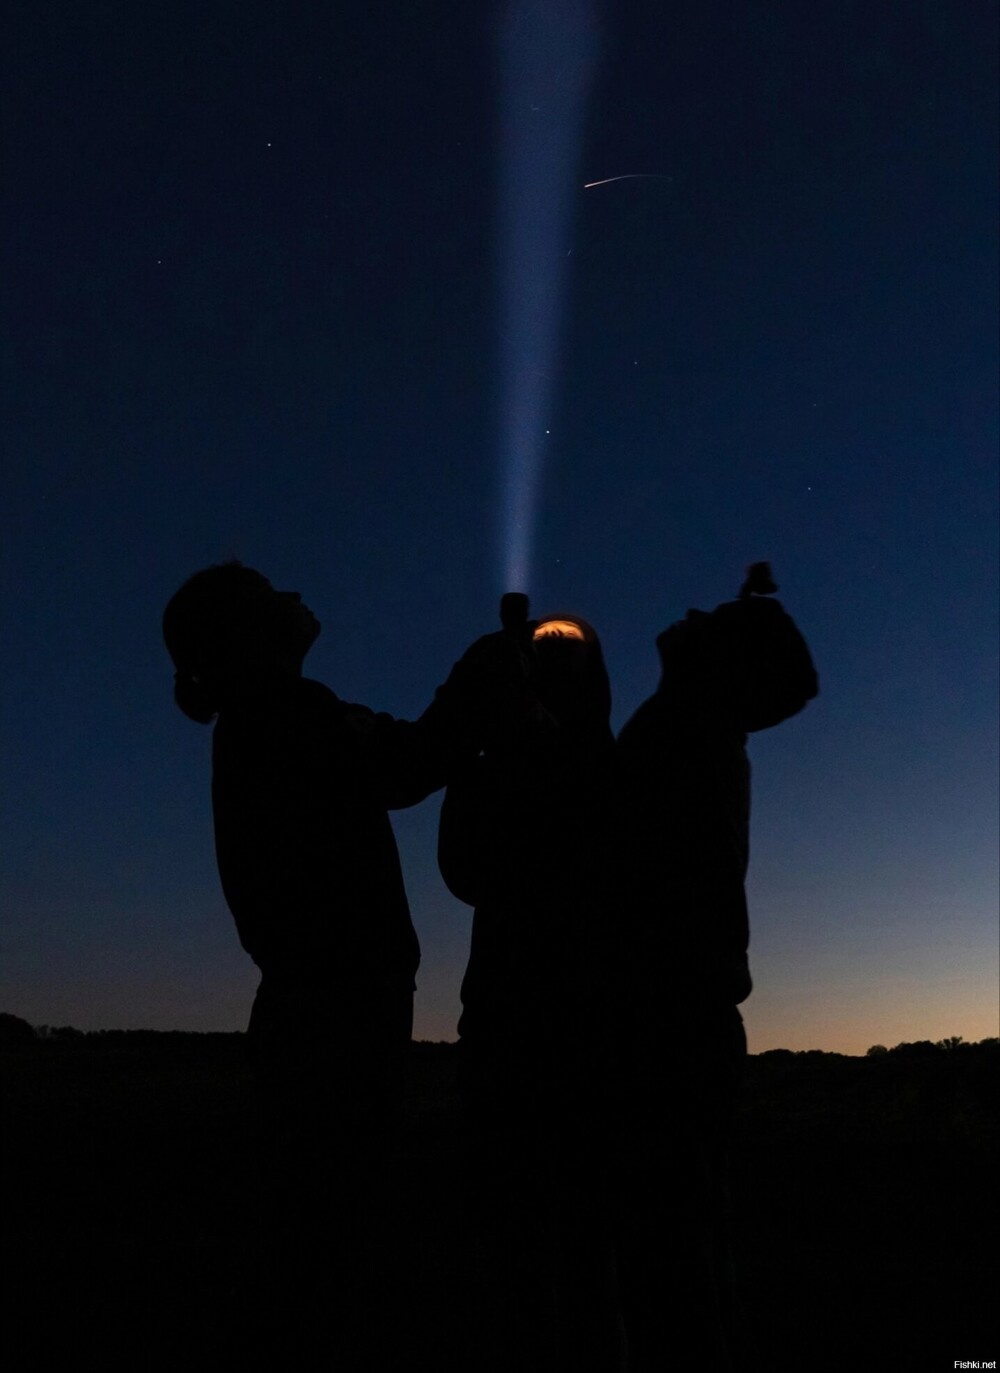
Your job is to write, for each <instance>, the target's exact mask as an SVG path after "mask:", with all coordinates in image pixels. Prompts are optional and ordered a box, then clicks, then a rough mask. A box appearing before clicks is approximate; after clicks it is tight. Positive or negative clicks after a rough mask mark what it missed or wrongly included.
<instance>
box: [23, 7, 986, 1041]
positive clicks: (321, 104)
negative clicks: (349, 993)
mask: <svg viewBox="0 0 1000 1373" xmlns="http://www.w3.org/2000/svg"><path fill="white" fill-rule="evenodd" d="M496 28H497V13H496V11H495V10H494V9H493V8H492V7H491V6H490V5H488V4H485V3H484V4H472V5H470V4H463V3H459V0H451V3H444V2H443V0H436V2H432V0H417V2H416V3H413V2H412V0H411V2H410V3H402V0H392V2H391V3H387V4H383V5H379V6H373V7H364V6H360V7H352V8H351V9H350V10H348V9H346V8H343V7H338V6H334V5H316V4H314V3H308V4H305V3H296V2H295V0H282V3H277V2H276V3H262V0H246V2H245V3H235V0H198V2H197V3H189V4H183V3H176V0H175V3H171V4H170V5H151V4H150V5H135V4H132V3H127V2H126V0H121V2H120V3H112V2H111V0H109V2H108V3H97V0H78V2H77V3H73V4H68V3H56V2H53V3H49V4H44V5H32V4H22V5H20V6H18V7H17V9H16V12H15V13H14V16H13V18H12V19H11V20H10V21H9V22H8V27H7V31H6V34H5V45H4V47H5V52H4V56H3V63H4V71H3V73H2V76H3V83H4V88H5V91H6V96H5V112H4V127H3V138H4V142H5V148H4V182H5V194H6V206H5V211H4V240H3V311H4V318H5V321H6V326H5V330H4V342H3V379H4V417H3V434H4V447H5V460H4V468H3V477H2V484H3V491H2V497H3V524H4V531H3V579H4V580H3V643H4V663H5V672H4V687H3V692H4V695H3V753H4V757H3V768H4V778H5V795H4V835H3V852H4V862H3V873H2V885H0V900H2V909H3V922H4V927H3V936H2V940H3V942H2V949H0V956H2V964H3V967H2V981H0V1004H2V1009H5V1010H8V1011H12V1012H14V1013H15V1014H18V1015H22V1016H24V1017H26V1018H27V1019H29V1020H31V1021H32V1022H34V1023H36V1024H38V1023H43V1022H47V1023H51V1024H61V1023H72V1024H76V1025H78V1026H80V1027H81V1028H93V1027H99V1026H109V1027H110V1026H141V1025H148V1026H153V1027H156V1028H192V1029H232V1028H238V1027H241V1026H242V1025H243V1024H245V1020H246V1016H247V1014H248V1010H249V1005H250V1000H251V997H252V990H253V986H254V984H255V977H254V970H253V968H252V965H251V964H250V963H249V960H248V959H247V958H246V956H245V955H244V954H243V953H242V951H241V950H240V948H239V946H238V944H237V942H236V937H235V932H234V930H233V927H232V922H231V919H230V917H229V915H228V912H227V911H226V908H225V905H224V903H223V900H222V896H221V892H220V890H219V886H218V880H217V877H216V873H215V867H214V858H213V850H212V836H211V817H210V806H209V790H208V787H209V749H210V732H209V731H208V730H205V729H199V728H198V727H196V726H195V725H192V724H190V723H189V722H188V721H187V720H185V719H184V718H183V717H181V715H180V714H179V713H178V712H177V711H176V710H175V708H174V707H173V705H172V702H171V694H170V693H171V670H170V667H169V664H168V660H167V658H166V654H165V652H164V650H163V647H162V644H161V641H160V633H159V620H160V614H161V611H162V607H163V605H164V603H165V601H166V600H167V598H168V597H169V595H170V594H171V593H172V592H173V591H174V590H175V589H176V587H177V585H179V583H180V582H181V581H182V580H183V579H184V578H185V577H186V576H187V575H188V574H189V573H191V572H192V571H194V570H196V569H197V568H199V567H201V566H204V565H206V564H208V563H211V562H215V561H219V560H221V559H223V558H226V557H232V556H236V557H239V558H241V559H242V560H243V561H244V562H246V563H248V564H250V565H252V566H256V567H259V568H260V569H261V570H262V571H264V572H265V573H266V574H267V575H268V576H269V577H271V579H272V580H273V581H274V582H275V583H276V584H277V585H278V586H281V587H285V588H290V589H297V590H300V591H301V592H302V593H303V595H304V597H305V599H306V600H307V601H308V602H309V603H310V604H311V605H312V606H313V607H314V609H315V610H316V612H317V613H318V614H319V616H320V618H321V619H322V621H323V623H324V633H323V636H322V638H321V640H320V641H319V643H318V644H317V646H316V648H315V649H314V651H313V654H312V655H311V658H310V660H309V671H310V672H311V674H312V675H313V676H316V677H318V678H320V679H321V680H323V681H325V682H327V683H328V684H329V685H331V686H332V687H333V688H334V690H335V691H337V692H338V693H339V694H340V695H342V696H345V697H347V698H349V699H354V700H360V701H364V702H367V703H369V704H371V705H372V706H375V707H376V708H380V709H387V710H390V711H392V712H393V713H395V714H399V715H412V714H415V713H417V712H418V711H419V710H420V709H422V707H423V706H424V705H425V704H426V702H427V701H428V699H429V698H430V695H431V692H432V690H433V688H434V686H435V685H436V684H437V682H439V681H440V680H441V679H442V678H443V676H444V674H445V673H446V671H447V669H448V667H449V666H450V664H451V662H452V661H453V660H454V659H455V658H456V657H457V656H458V655H459V654H460V652H461V651H462V649H463V648H464V647H465V645H466V644H467V643H468V642H469V641H470V640H471V639H472V638H474V637H475V636H477V635H478V634H480V633H482V632H484V631H487V630H490V629H492V628H493V627H494V624H495V617H496V598H497V595H498V593H499V592H500V591H501V590H502V589H503V588H502V586H501V584H500V578H499V575H498V570H497V569H498V555H497V549H496V527H497V509H498V505H499V499H500V477H499V474H498V454H499V452H500V439H499V435H498V398H497V380H496V378H497V375H498V365H499V358H500V355H501V350H502V348H503V347H504V345H505V340H504V339H503V338H502V337H500V330H499V326H498V320H499V318H500V311H499V308H498V299H497V296H498V286H497V283H498V280H499V277H500V272H499V266H498V262H497V254H498V249H497V234H496V226H497V222H498V206H497V203H496V201H497V186H498V184H499V171H498V168H499V165H500V154H501V149H500V148H499V147H498V129H499V119H498V108H497V105H498V86H499V83H498V80H497V74H496V61H495V44H494V34H495V31H496ZM996 29H997V11H996V7H995V5H994V4H993V3H992V2H990V3H986V0H964V3H962V4H960V5H956V4H952V3H947V2H946V0H926V2H924V3H918V2H917V0H905V2H904V0H898V2H897V3H886V4H879V5H871V4H868V3H864V0H836V3H831V2H830V0H811V3H810V4H808V5H801V4H798V3H793V2H792V0H784V2H783V3H763V0H761V2H760V3H739V4H734V3H731V0H724V2H723V0H698V3H697V4H693V3H692V4H687V5H664V4H658V3H643V4H640V3H634V2H631V3H630V2H629V0H623V2H622V3H616V4H614V5H613V6H607V7H606V12H605V14H604V17H603V20H602V23H601V38H600V58H599V65H598V67H597V73H596V79H595V84H594V89H593V92H592V95H591V99H590V104H589V113H588V121H587V131H586V136H585V140H584V146H583V148H582V149H581V153H580V161H579V167H578V169H577V172H576V173H574V174H575V175H576V176H577V180H578V181H579V183H580V187H581V189H580V190H579V193H578V195H577V197H576V201H575V205H574V222H573V227H572V232H571V236H570V240H569V243H568V245H567V251H568V252H569V254H570V256H569V259H568V261H569V263H570V264H571V266H570V271H569V276H568V279H567V285H568V296H567V302H566V313H565V318H564V325H563V330H562V346H561V350H560V364H559V371H558V385H557V387H556V392H555V395H554V398H553V404H552V414H551V423H550V426H549V427H550V428H551V437H550V439H549V441H548V442H549V447H548V449H547V457H546V461H547V466H546V470H545V476H544V499H543V505H542V510H541V519H540V526H539V541H538V549H537V554H536V560H535V577H534V581H533V585H532V586H531V588H530V590H531V591H532V595H533V600H534V604H535V606H536V608H537V609H538V610H540V611H544V610H546V609H548V610H553V609H558V608H564V609H572V610H576V611H578V612H579V613H582V614H584V615H585V616H587V617H588V618H589V619H591V620H592V621H593V623H594V624H595V625H596V627H597V629H598V631H599V633H600V634H601V637H602V640H603V643H604V647H605V653H606V657H607V660H608V664H609V668H610V671H611V674H612V681H613V687H614V693H615V722H616V724H621V723H622V722H623V721H624V720H625V719H626V718H627V717H628V715H629V714H630V713H631V711H632V710H633V709H634V708H635V707H636V706H637V705H638V704H639V702H640V701H641V700H642V699H643V698H644V697H645V696H646V695H647V694H649V692H650V691H651V690H652V689H653V688H654V686H655V683H656V675H657V672H656V655H655V650H654V647H653V640H654V638H655V635H656V633H657V631H658V630H660V629H662V628H663V627H664V626H665V625H666V624H667V623H669V622H670V621H671V620H673V619H676V618H677V617H679V616H680V615H683V613H684V612H685V610H686V609H687V608H688V607H689V606H694V605H697V606H701V607H704V608H710V607H711V606H712V605H714V604H716V603H717V602H718V601H720V600H722V599H725V598H726V597H728V596H730V595H732V594H733V593H734V592H735V590H736V588H737V586H738V584H739V581H740V578H741V574H742V569H743V566H744V564H746V563H747V562H749V561H750V560H752V559H755V558H762V557H768V558H770V559H771V560H772V562H773V564H774V567H775V571H776V575H777V579H778V581H779V582H780V584H781V588H782V591H781V594H782V599H783V600H784V602H785V604H786V606H787V607H788V608H789V610H790V611H791V612H792V613H793V615H795V616H796V618H797V620H798V622H799V623H800V625H801V627H802V629H803V630H804V632H805V633H806V636H807V638H808V639H809V642H810V644H811V647H812V649H813V652H814V656H815V658H816V661H817V665H818V667H819V671H820V676H821V683H822V695H821V697H820V699H819V700H818V701H817V702H816V703H814V704H813V705H812V706H811V707H810V708H809V709H808V710H807V711H806V712H805V714H803V715H802V716H801V717H799V718H797V719H795V720H794V721H792V722H790V723H788V724H786V725H784V726H783V727H781V728H780V729H778V730H775V731H772V732H771V733H770V734H767V735H761V736H757V737H755V738H754V740H753V742H752V758H753V762H754V767H755V792H754V805H755V812H754V828H753V860H752V874H751V882H750V897H751V922H752V929H753V938H752V947H751V955H752V965H753V970H754V973H755V977H756V981H757V990H756V991H755V993H754V996H753V998H752V999H751V1001H750V1002H749V1003H748V1005H747V1008H746V1019H747V1023H748V1029H749V1034H750V1044H751V1049H754V1050H760V1049H764V1048H768V1047H773V1046H776V1045H783V1046H786V1047H790V1048H808V1047H818V1048H825V1049H841V1050H845V1051H847V1052H862V1051H863V1050H864V1049H865V1048H866V1047H867V1046H868V1045H869V1044H871V1043H875V1042H879V1041H880V1042H883V1043H887V1044H894V1043H896V1042H898V1041H899V1040H902V1039H918V1038H932V1039H934V1038H940V1037H942V1036H944V1035H950V1034H962V1035H964V1036H965V1037H966V1038H981V1037H983V1036H985V1035H988V1034H996V1033H997V1026H996V983H997V928H996V927H997V856H996V830H997V788H996V773H997V723H996V699H997V654H996V626H997V614H996V612H997V603H996V587H997V471H996V455H997V439H998V426H997V407H996V372H997V343H996V336H997V328H996V326H997V311H996V299H997V295H996V289H997V272H996V267H997V243H996V205H997V199H996V190H997V185H996V152H995V148H996V136H997V120H996V94H997V92H996V78H995V52H996V46H997V32H996ZM559 80H560V77H559V74H558V73H556V75H555V78H554V88H553V98H556V97H557V93H558V87H559ZM539 114H540V117H542V118H544V117H545V116H544V110H542V111H540V112H539ZM624 172H655V173H660V174H663V175H665V176H670V177H671V178H672V180H671V181H670V182H666V181H664V182H659V181H630V182H621V183H618V184H616V185H613V186H609V187H602V188H597V189H594V190H591V191H583V189H582V183H583V182H584V181H589V180H594V179H597V178H601V177H608V176H614V175H617V174H619V173H624ZM507 342H509V341H507ZM436 814H437V800H436V799H432V800H431V801H429V802H427V803H425V804H424V805H423V806H421V807H418V808H417V809H416V810H414V811H411V812H407V813H402V814H397V816H396V817H395V823H396V829H397V833H398V835H399V838H400V845H401V852H402V856H403V863H404V869H405V873H406V877H407V883H408V888H409V891H410V896H411V903H412V906H413V911H414V919H415V923H416V925H417V929H418V933H419V935H420V938H421V943H422V946H423V950H424V962H423V968H422V972H421V975H420V983H419V986H420V991H419V996H418V1013H417V1034H418V1035H419V1036H424V1037H428V1038H450V1037H453V1034H454V1022H455V1018H456V1014H457V1009H458V986H459V982H460V978H461V972H462V968H463V965H464V958H465V953H466V948H467V940H468V930H469V925H470V913H469V912H468V911H467V910H466V909H465V908H464V907H462V906H460V905H459V904H458V903H456V902H454V901H453V900H452V899H451V898H450V897H449V896H448V895H447V893H446V892H445V890H444V888H443V885H442V884H441V882H440V880H439V878H438V876H437V873H436V867H435V862H434V836H435V825H436ZM601 1015H602V1012H601V1008H600V1007H595V1008H594V1026H595V1032H598V1033H599V1032H600V1030H601V1026H602V1020H601Z"/></svg>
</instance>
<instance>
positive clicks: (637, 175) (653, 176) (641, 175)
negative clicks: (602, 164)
mask: <svg viewBox="0 0 1000 1373" xmlns="http://www.w3.org/2000/svg"><path fill="white" fill-rule="evenodd" d="M673 179H674V178H673V177H672V176H665V175H664V174H663V172H623V173H622V174H621V176H606V177H605V178H604V180H603V181H585V182H584V183H583V189H584V190H585V191H589V190H591V188H592V187H594V186H610V185H611V183H612V181H673Z"/></svg>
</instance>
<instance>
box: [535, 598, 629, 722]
mask: <svg viewBox="0 0 1000 1373" xmlns="http://www.w3.org/2000/svg"><path fill="white" fill-rule="evenodd" d="M532 640H533V642H534V647H535V672H534V683H535V690H536V692H537V693H538V699H539V700H540V701H541V703H542V705H543V706H544V707H545V709H546V710H547V711H548V712H549V714H550V715H552V716H553V717H554V718H555V719H556V720H557V721H558V722H559V724H561V725H564V726H581V725H582V726H594V727H596V728H601V729H607V728H608V721H609V719H610V716H611V684H610V682H609V680H608V671H607V668H606V667H605V666H604V655H603V654H602V652H601V645H600V641H599V640H598V637H597V634H596V633H595V631H594V628H593V626H592V625H589V624H588V623H587V621H586V620H584V619H581V618H580V616H579V615H552V616H549V618H548V619H545V620H539V622H538V624H537V625H536V627H535V630H534V633H533V634H532Z"/></svg>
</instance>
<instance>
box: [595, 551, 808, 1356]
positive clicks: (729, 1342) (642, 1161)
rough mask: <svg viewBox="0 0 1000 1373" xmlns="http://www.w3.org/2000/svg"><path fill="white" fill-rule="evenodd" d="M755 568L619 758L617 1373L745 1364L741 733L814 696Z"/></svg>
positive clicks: (788, 624) (675, 652)
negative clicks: (736, 1114) (738, 1254)
mask: <svg viewBox="0 0 1000 1373" xmlns="http://www.w3.org/2000/svg"><path fill="white" fill-rule="evenodd" d="M776 589H777V588H776V587H775V585H774V583H773V582H772V581H771V578H770V571H769V569H768V567H767V564H755V565H754V567H753V568H751V569H750V575H749V576H748V579H747V582H746V583H745V584H744V587H743V589H742V591H741V595H740V598H739V599H738V600H736V601H734V602H729V603H727V604H725V605H722V606H720V607H718V609H717V610H715V611H713V612H712V613H710V614H706V613H703V612H701V611H696V610H695V611H689V612H688V615H687V617H686V618H685V620H683V621H682V622H680V623H678V624H675V625H672V626H671V627H670V628H669V629H667V630H666V631H664V633H662V634H661V635H660V636H659V638H658V640H657V648H658V650H659V654H660V660H661V665H662V677H661V681H660V685H659V689H658V690H657V692H656V694H655V695H654V696H652V697H651V698H650V699H649V700H647V701H646V702H645V703H644V704H643V705H642V706H640V707H639V709H638V711H637V712H636V713H635V715H633V717H632V718H631V719H630V720H629V721H628V723H627V724H626V725H625V726H624V728H623V729H622V731H621V733H620V735H619V738H618V741H617V745H616V750H615V782H614V787H613V794H614V797H615V804H614V814H615V816H616V822H617V823H616V829H617V844H616V858H615V864H616V874H617V878H616V880H617V884H618V887H619V890H620V893H621V897H622V900H621V905H620V911H621V919H620V923H619V924H618V927H617V931H616V945H617V969H616V975H617V979H618V986H617V991H616V993H615V995H614V996H613V998H612V1004H613V1006H614V1013H613V1017H612V1019H613V1023H614V1024H615V1025H616V1027H617V1046H618V1051H617V1055H616V1063H615V1075H614V1081H613V1084H612V1088H611V1102H610V1108H611V1109H610V1114H611V1117H612V1119H613V1120H614V1121H615V1124H616V1130H617V1138H618V1144H617V1150H616V1154H617V1161H616V1168H617V1175H618V1195H617V1202H618V1205H617V1237H616V1258H617V1267H618V1280H619V1291H620V1297H621V1304H622V1312H623V1318H624V1324H625V1331H626V1337H627V1341H628V1353H629V1364H628V1366H629V1369H630V1371H631V1370H635V1373H639V1370H642V1373H645V1371H646V1370H652V1369H657V1370H659V1369H662V1368H663V1367H665V1366H667V1361H669V1360H673V1361H677V1362H678V1366H681V1365H685V1364H687V1363H688V1362H692V1363H693V1362H695V1361H697V1362H704V1363H707V1364H709V1365H710V1366H711V1367H712V1368H713V1369H717V1370H720V1371H721V1373H727V1371H728V1370H730V1369H734V1370H735V1369H738V1368H739V1369H742V1368H745V1367H747V1366H748V1365H749V1363H750V1361H751V1360H752V1353H751V1347H750V1342H749V1340H748V1338H747V1336H746V1332H745V1330H744V1328H743V1325H742V1321H741V1318H740V1317H739V1315H738V1312H737V1303H736V1295H735V1290H734V1286H733V1280H732V1263H731V1258H730V1245H729V1236H728V1217H727V1209H728V1196H727V1194H728V1186H727V1167H728V1165H727V1153H728V1139H729V1134H730V1129H731V1122H732V1116H733V1109H734V1105H735V1100H736V1092H737V1088H738V1086H739V1082H740V1078H741V1073H742V1068H743V1063H744V1059H745V1055H746V1038H745V1035H744V1031H743V1021H742V1017H741V1016H740V1013H739V1010H738V1009H737V1007H738V1006H739V1004H740V1003H741V1002H743V1001H744V1000H745V999H746V998H747V997H748V996H749V994H750V991H751V986H752V983H751V978H750V970H749V963H748V956H747V950H748V943H749V923H748V917H747V904H746V894H745V889H744V881H745V877H746V872H747V863H748V857H749V823H750V765H749V761H748V759H747V754H746V737H747V732H748V731H753V730H757V729H763V728H767V727H769V726H771V725H774V724H777V723H779V722H780V721H781V720H783V719H786V718H788V716H789V715H792V714H795V713H796V712H797V711H798V710H801V709H802V707H803V706H804V705H805V704H806V702H807V701H808V700H810V699H812V697H814V696H815V695H816V693H817V690H818V685H817V680H816V674H815V669H814V668H813V665H812V661H811V659H810V657H809V652H808V649H807V648H806V645H805V643H804V641H803V639H802V637H801V635H800V634H799V632H798V630H797V629H796V627H795V625H794V624H793V623H792V621H791V620H790V619H789V617H788V616H787V615H786V614H785V612H784V611H783V609H782V608H781V606H780V605H779V604H778V603H777V602H776V601H773V600H770V599H765V597H767V596H769V594H770V593H771V592H773V591H775V590H776Z"/></svg>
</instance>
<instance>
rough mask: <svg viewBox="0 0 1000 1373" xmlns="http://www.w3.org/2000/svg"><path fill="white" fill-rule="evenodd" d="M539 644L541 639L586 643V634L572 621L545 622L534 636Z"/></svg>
mask: <svg viewBox="0 0 1000 1373" xmlns="http://www.w3.org/2000/svg"><path fill="white" fill-rule="evenodd" d="M531 637H532V639H534V641H535V642H536V643H537V642H538V640H539V639H579V640H580V642H581V643H582V642H583V641H584V637H585V636H584V633H583V630H582V629H581V628H580V626H579V625H575V624H574V623H573V621H572V620H543V621H542V622H541V624H540V625H539V626H538V628H537V629H536V630H535V632H534V634H532V636H531Z"/></svg>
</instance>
